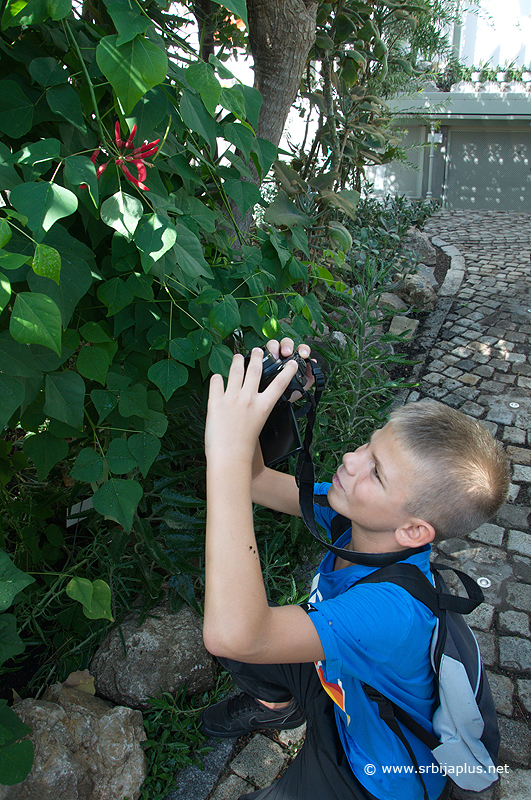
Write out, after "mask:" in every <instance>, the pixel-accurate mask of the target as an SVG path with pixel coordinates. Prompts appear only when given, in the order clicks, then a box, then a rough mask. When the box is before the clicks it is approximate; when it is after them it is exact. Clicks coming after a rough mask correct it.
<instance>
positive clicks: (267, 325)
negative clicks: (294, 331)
mask: <svg viewBox="0 0 531 800" xmlns="http://www.w3.org/2000/svg"><path fill="white" fill-rule="evenodd" d="M280 331H281V328H280V323H279V321H278V319H277V318H276V317H270V318H269V319H268V320H267V321H266V322H264V324H263V325H262V333H263V334H264V336H265V337H266V339H277V338H278V336H279V334H280Z"/></svg>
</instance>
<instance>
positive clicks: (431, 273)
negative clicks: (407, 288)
mask: <svg viewBox="0 0 531 800" xmlns="http://www.w3.org/2000/svg"><path fill="white" fill-rule="evenodd" d="M415 273H416V274H417V275H421V276H422V277H423V278H426V280H427V281H428V283H429V284H430V286H432V287H433V288H434V289H437V287H438V286H439V284H438V283H437V280H436V278H435V267H427V266H426V264H417V268H416V270H415Z"/></svg>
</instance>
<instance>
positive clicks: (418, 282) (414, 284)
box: [396, 273, 437, 311]
mask: <svg viewBox="0 0 531 800" xmlns="http://www.w3.org/2000/svg"><path fill="white" fill-rule="evenodd" d="M396 293H397V295H398V296H399V297H400V298H402V300H404V302H406V303H409V305H412V306H415V308H418V309H419V310H420V311H433V309H434V308H435V304H436V302H437V295H436V293H435V290H434V288H433V286H432V285H431V282H430V281H429V280H428V279H427V278H426V277H425V276H423V275H421V274H420V273H412V274H410V275H406V276H405V278H404V280H403V281H402V283H401V285H400V286H399V287H398V289H397V290H396Z"/></svg>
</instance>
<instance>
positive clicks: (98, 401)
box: [90, 389, 118, 425]
mask: <svg viewBox="0 0 531 800" xmlns="http://www.w3.org/2000/svg"><path fill="white" fill-rule="evenodd" d="M90 399H91V400H92V402H93V403H94V407H95V409H96V411H97V412H98V414H99V419H98V422H97V424H98V425H101V423H102V422H103V420H104V419H105V418H106V417H107V416H108V415H109V414H110V413H111V411H114V409H115V408H116V406H117V405H118V398H117V397H116V395H114V394H113V393H112V392H109V391H108V390H107V389H93V390H92V392H91V393H90Z"/></svg>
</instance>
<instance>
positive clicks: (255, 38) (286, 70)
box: [247, 0, 318, 145]
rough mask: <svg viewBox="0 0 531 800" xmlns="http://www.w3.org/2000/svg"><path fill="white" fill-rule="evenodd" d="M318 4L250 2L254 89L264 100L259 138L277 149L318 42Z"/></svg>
mask: <svg viewBox="0 0 531 800" xmlns="http://www.w3.org/2000/svg"><path fill="white" fill-rule="evenodd" d="M317 7H318V3H317V2H316V0H247V13H248V18H249V42H250V45H251V52H252V54H253V58H254V76H255V77H254V88H255V89H258V91H259V92H260V94H261V95H262V97H263V103H262V108H261V111H260V118H259V121H258V130H257V135H258V136H260V137H261V138H262V139H268V140H269V141H270V142H273V144H274V145H278V143H279V141H280V137H281V136H282V131H283V130H284V125H285V124H286V119H287V116H288V113H289V110H290V108H291V106H292V105H293V103H294V101H295V98H296V96H297V91H298V89H299V85H300V81H301V77H302V73H303V70H304V67H305V66H306V60H307V58H308V53H309V51H310V48H311V47H312V45H313V43H314V40H315V18H316V14H317Z"/></svg>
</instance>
